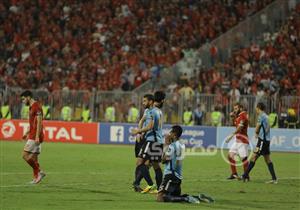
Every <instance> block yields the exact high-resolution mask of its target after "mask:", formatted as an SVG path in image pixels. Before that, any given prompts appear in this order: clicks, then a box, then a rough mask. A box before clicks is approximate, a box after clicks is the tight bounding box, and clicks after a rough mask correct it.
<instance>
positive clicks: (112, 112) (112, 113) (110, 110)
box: [105, 103, 116, 122]
mask: <svg viewBox="0 0 300 210" xmlns="http://www.w3.org/2000/svg"><path fill="white" fill-rule="evenodd" d="M105 121H106V122H115V121H116V109H115V107H114V105H113V103H110V104H109V106H108V107H106V109H105Z"/></svg>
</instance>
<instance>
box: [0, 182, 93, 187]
mask: <svg viewBox="0 0 300 210" xmlns="http://www.w3.org/2000/svg"><path fill="white" fill-rule="evenodd" d="M39 185H40V186H42V187H56V186H79V185H80V186H84V185H90V184H88V183H74V184H52V185H51V184H39ZM36 186H38V185H36V184H19V185H4V186H0V188H14V187H36Z"/></svg>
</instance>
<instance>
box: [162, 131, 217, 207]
mask: <svg viewBox="0 0 300 210" xmlns="http://www.w3.org/2000/svg"><path fill="white" fill-rule="evenodd" d="M181 134H182V128H181V127H180V126H178V125H175V126H173V127H172V129H171V132H170V133H169V134H168V135H166V138H165V152H164V154H163V162H164V163H165V170H164V177H163V181H162V184H161V185H160V188H159V192H158V195H157V201H159V202H187V203H200V202H207V203H211V202H214V200H213V199H212V198H210V197H208V196H205V195H204V194H200V195H198V196H192V195H187V194H185V195H181V187H180V185H181V181H182V161H183V158H184V156H183V153H184V149H185V146H184V144H182V143H181V142H180V141H179V138H180V136H181Z"/></svg>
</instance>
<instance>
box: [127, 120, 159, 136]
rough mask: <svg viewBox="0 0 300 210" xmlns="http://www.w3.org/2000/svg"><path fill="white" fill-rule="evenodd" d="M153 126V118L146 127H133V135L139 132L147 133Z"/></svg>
mask: <svg viewBox="0 0 300 210" xmlns="http://www.w3.org/2000/svg"><path fill="white" fill-rule="evenodd" d="M153 127H154V121H153V120H151V121H150V122H149V124H148V125H147V126H146V127H144V128H138V129H132V131H131V134H132V135H137V134H141V133H145V132H147V131H150V130H152V129H153Z"/></svg>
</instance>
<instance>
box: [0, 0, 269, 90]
mask: <svg viewBox="0 0 300 210" xmlns="http://www.w3.org/2000/svg"><path fill="white" fill-rule="evenodd" d="M271 2H272V0H231V1H230V0H221V1H220V0H198V1H196V0H170V1H165V0H156V1H150V0H98V1H97V0H93V1H80V0H77V1H72V0H63V1H46V0H34V1H32V0H3V1H1V2H0V23H1V24H0V25H1V26H0V46H1V49H2V50H1V52H0V76H1V79H0V80H2V81H1V82H2V83H5V84H6V85H8V86H18V87H22V88H27V89H28V88H32V89H36V88H40V89H47V90H49V91H53V90H61V89H70V90H74V89H75V90H76V89H80V90H92V89H94V90H113V89H122V90H131V89H133V88H134V87H137V86H139V85H140V84H141V83H143V82H144V81H146V80H148V79H149V78H151V77H154V76H156V75H157V74H159V71H160V68H161V67H162V66H164V67H169V66H171V65H172V64H174V63H175V62H176V61H178V60H179V59H180V58H181V57H182V53H181V52H182V50H183V49H186V48H198V47H199V46H201V45H202V44H203V43H205V42H208V41H211V40H213V39H214V38H216V37H217V36H218V35H220V34H222V33H224V32H225V31H227V30H228V29H230V28H232V27H233V26H235V25H236V24H237V23H239V22H240V21H242V20H243V19H245V18H246V17H247V16H249V15H252V14H254V13H255V12H257V11H259V10H261V9H262V8H264V7H265V6H266V5H268V4H269V3H271ZM228 69H229V68H228ZM212 73H214V72H212ZM1 82H0V83H1ZM2 85H3V84H2Z"/></svg>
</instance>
